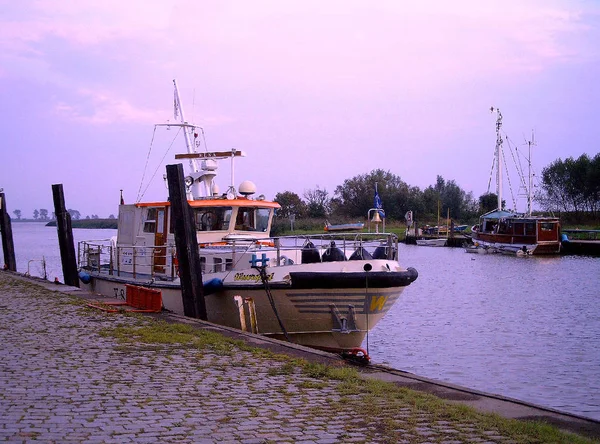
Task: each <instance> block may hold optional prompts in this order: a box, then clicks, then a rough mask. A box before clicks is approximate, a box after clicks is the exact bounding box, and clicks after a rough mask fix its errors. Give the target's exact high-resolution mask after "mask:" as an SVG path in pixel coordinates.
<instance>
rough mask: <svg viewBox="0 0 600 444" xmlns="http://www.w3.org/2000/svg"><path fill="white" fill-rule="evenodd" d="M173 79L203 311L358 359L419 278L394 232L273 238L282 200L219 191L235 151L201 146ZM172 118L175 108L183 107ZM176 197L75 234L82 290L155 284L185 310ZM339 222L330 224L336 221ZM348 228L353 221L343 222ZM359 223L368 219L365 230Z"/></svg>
mask: <svg viewBox="0 0 600 444" xmlns="http://www.w3.org/2000/svg"><path fill="white" fill-rule="evenodd" d="M174 86H175V100H176V102H175V109H176V110H178V111H179V112H180V115H181V123H171V124H168V125H169V126H171V127H178V128H180V129H181V130H183V132H184V136H185V142H186V147H187V153H185V154H177V155H175V158H176V159H185V160H186V161H189V164H190V168H189V170H190V171H189V172H188V175H187V176H186V177H185V187H186V190H187V201H188V204H189V206H190V208H191V211H192V214H193V223H194V224H195V231H196V240H197V243H198V246H199V257H198V261H199V267H200V270H201V274H202V276H201V277H202V284H203V293H204V295H203V298H204V305H205V307H206V313H207V320H208V321H210V322H213V323H216V324H220V325H225V326H229V327H233V328H237V329H241V330H246V331H251V332H254V333H259V334H262V335H266V336H269V337H273V338H277V339H283V340H287V341H290V342H293V343H296V344H301V345H305V346H309V347H314V348H318V349H322V350H327V351H332V352H338V353H342V354H351V355H355V356H361V354H363V355H364V354H365V353H364V350H362V349H360V347H361V344H362V342H363V340H364V338H365V336H366V335H367V333H368V331H369V330H370V329H372V328H373V327H375V325H377V323H378V322H379V321H380V320H381V319H382V317H383V316H384V315H385V314H386V313H387V312H388V311H389V310H390V309H391V307H392V306H393V305H394V304H395V303H396V301H397V300H398V299H399V298H400V296H401V295H402V292H403V291H404V289H405V288H406V286H408V285H410V284H411V283H412V282H414V281H415V279H417V276H418V273H417V271H416V270H415V269H414V268H410V267H409V268H404V267H402V266H401V265H400V264H399V262H398V238H397V236H396V235H395V234H393V233H372V232H369V233H362V232H356V231H336V230H332V231H334V232H327V233H324V234H319V235H302V236H281V237H272V236H271V235H270V231H271V226H272V222H273V217H274V214H275V210H276V209H278V208H279V207H280V206H279V204H278V203H277V202H271V201H268V200H266V199H265V197H264V196H262V195H261V196H258V197H254V196H255V195H256V187H255V185H254V184H253V183H252V182H250V181H243V182H242V183H241V184H240V185H239V187H238V188H236V187H235V186H234V183H233V177H232V178H231V183H230V185H229V187H228V188H227V191H226V192H225V193H220V192H219V191H218V187H217V183H216V176H217V170H218V164H219V162H220V161H227V162H231V172H232V175H233V171H234V168H233V162H234V161H235V160H236V159H237V158H239V157H243V156H244V155H245V153H243V152H241V151H237V150H232V151H221V152H198V150H197V148H198V146H199V143H200V141H199V140H198V139H197V137H198V134H199V133H200V130H201V129H200V128H199V127H196V126H195V125H192V124H189V123H187V122H186V121H185V120H184V117H183V109H182V107H181V103H180V100H179V93H178V90H177V84H176V82H175V81H174ZM176 117H177V116H176ZM171 215H172V209H171V203H170V202H169V201H168V200H167V199H163V200H161V199H159V200H152V201H149V202H137V203H133V204H124V203H123V202H122V204H121V205H120V206H119V218H118V229H117V236H116V237H115V238H113V239H111V240H110V241H106V242H102V241H91V240H90V241H84V242H80V243H79V248H78V254H79V258H78V259H79V267H80V278H81V281H82V284H83V285H82V287H84V288H86V289H88V290H90V291H93V292H96V293H100V294H102V295H105V296H108V297H112V298H119V299H126V296H127V294H128V291H129V288H130V286H136V287H144V288H146V289H149V290H153V291H154V290H155V291H157V292H159V293H160V299H161V303H162V307H163V309H165V310H169V311H172V312H175V313H178V314H185V313H184V304H183V298H182V287H181V281H180V277H179V268H178V264H179V262H178V252H177V250H176V246H175V245H176V244H175V233H174V228H173V227H174V225H175V224H174V223H172V221H171ZM334 227H335V226H334ZM346 228H347V229H352V228H355V229H357V228H358V227H357V226H354V225H353V226H350V227H346ZM361 229H362V227H361Z"/></svg>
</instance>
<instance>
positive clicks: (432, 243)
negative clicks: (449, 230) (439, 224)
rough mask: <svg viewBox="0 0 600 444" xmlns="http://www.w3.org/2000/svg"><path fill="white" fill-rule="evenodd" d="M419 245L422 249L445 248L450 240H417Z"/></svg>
mask: <svg viewBox="0 0 600 444" xmlns="http://www.w3.org/2000/svg"><path fill="white" fill-rule="evenodd" d="M416 242H417V245H420V246H422V247H445V246H446V243H447V242H448V240H447V239H446V238H445V237H435V238H431V239H417V240H416Z"/></svg>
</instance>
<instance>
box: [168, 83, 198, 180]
mask: <svg viewBox="0 0 600 444" xmlns="http://www.w3.org/2000/svg"><path fill="white" fill-rule="evenodd" d="M173 85H174V86H175V104H174V106H175V109H174V111H175V118H177V115H178V114H179V117H180V120H181V124H182V125H183V126H182V127H183V135H184V137H185V146H186V147H187V151H188V154H193V153H195V152H196V146H195V145H194V144H193V143H192V139H191V137H190V134H191V133H192V131H193V130H194V127H193V125H189V124H188V123H187V122H186V121H185V117H184V114H183V107H182V106H181V98H180V97H179V89H177V80H175V79H173ZM190 168H191V170H192V171H193V172H194V173H197V172H198V171H199V170H198V163H197V161H196V159H190Z"/></svg>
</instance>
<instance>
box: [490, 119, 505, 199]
mask: <svg viewBox="0 0 600 444" xmlns="http://www.w3.org/2000/svg"><path fill="white" fill-rule="evenodd" d="M492 111H494V108H493V107H492ZM496 113H497V118H496V195H497V196H498V210H502V142H503V140H502V134H500V129H501V128H502V113H500V109H498V108H496Z"/></svg>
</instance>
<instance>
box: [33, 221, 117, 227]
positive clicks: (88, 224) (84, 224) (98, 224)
mask: <svg viewBox="0 0 600 444" xmlns="http://www.w3.org/2000/svg"><path fill="white" fill-rule="evenodd" d="M29 222H36V221H29ZM46 226H47V227H55V226H56V220H51V221H49V222H48V223H47V224H46ZM71 227H72V228H112V229H116V228H117V219H80V220H73V219H72V220H71Z"/></svg>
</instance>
